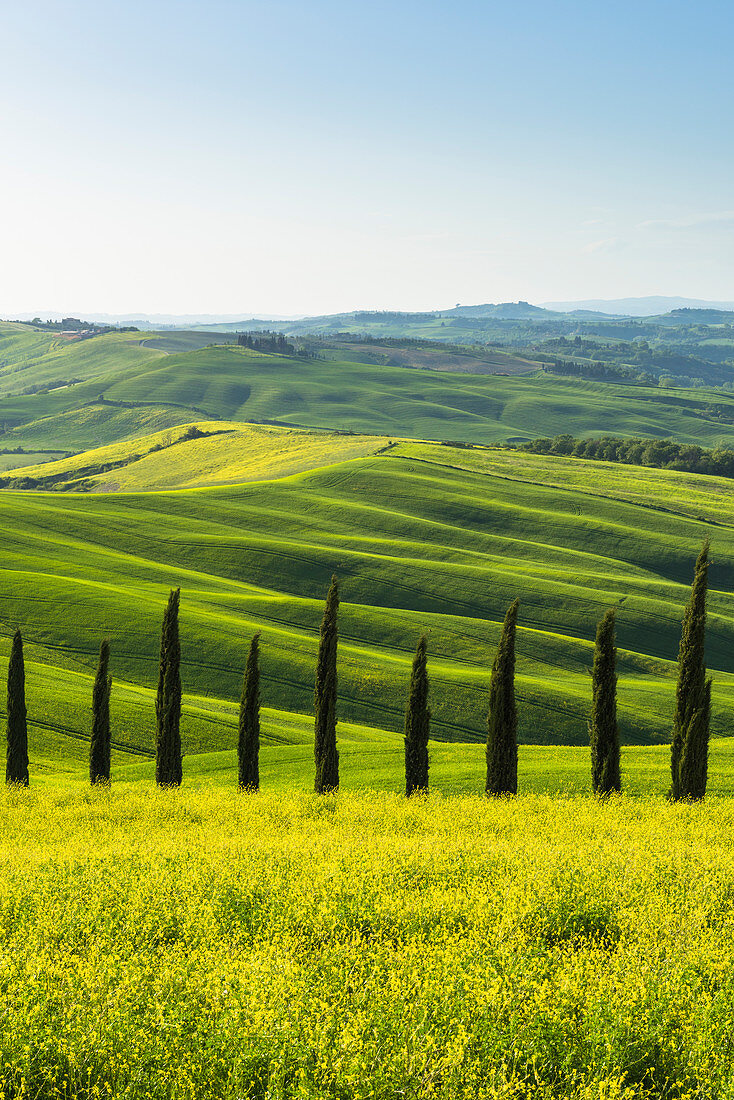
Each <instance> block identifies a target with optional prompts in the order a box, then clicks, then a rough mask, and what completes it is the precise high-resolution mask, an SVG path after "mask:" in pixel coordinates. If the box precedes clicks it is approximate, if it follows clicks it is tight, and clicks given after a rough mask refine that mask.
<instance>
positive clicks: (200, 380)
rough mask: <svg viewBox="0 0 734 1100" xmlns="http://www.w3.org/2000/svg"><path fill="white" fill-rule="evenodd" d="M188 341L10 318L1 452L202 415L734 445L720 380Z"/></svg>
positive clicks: (366, 428) (475, 435)
mask: <svg viewBox="0 0 734 1100" xmlns="http://www.w3.org/2000/svg"><path fill="white" fill-rule="evenodd" d="M21 329H23V330H24V331H19V330H21ZM187 339H188V338H186V337H185V336H182V335H181V334H177V335H175V336H159V335H157V334H146V335H143V334H140V333H108V334H105V335H100V336H97V337H94V338H93V339H89V340H84V341H74V342H72V343H68V344H64V343H63V341H61V339H60V338H59V337H58V336H54V335H52V334H49V333H47V332H42V333H37V332H34V331H33V330H32V329H30V328H29V327H28V326H12V325H10V326H9V325H4V326H0V452H1V451H11V452H12V451H16V450H17V448H18V447H21V448H23V449H24V450H26V451H28V452H29V455H30V457H29V463H28V464H32V461H33V459H32V455H33V453H44V454H45V453H47V452H48V451H52V450H62V451H67V452H80V451H85V450H88V449H90V448H95V447H100V446H104V445H107V444H110V443H113V442H116V441H119V440H125V439H132V438H134V437H136V436H139V435H144V434H146V435H147V434H151V433H154V432H156V431H161V430H164V429H168V428H171V427H174V426H176V425H180V424H188V423H191V422H193V421H200V420H223V421H242V422H246V421H249V422H253V421H260V422H266V423H280V424H286V425H290V426H292V427H301V428H328V429H340V430H349V431H353V432H356V433H359V434H376V435H384V436H392V437H394V436H400V437H412V438H417V439H435V440H445V439H450V440H455V441H460V442H472V443H492V442H502V441H505V440H526V439H532V438H534V437H537V436H546V435H549V436H552V435H556V434H557V433H559V432H564V431H567V432H571V433H572V434H573V435H575V436H583V435H600V434H607V433H612V434H615V435H643V436H657V437H664V436H671V437H673V438H675V439H678V440H680V441H682V442H691V443H700V444H703V445H705V446H709V447H710V446H715V445H717V444H719V443H732V442H734V396H733V395H732V394H731V393H723V392H721V391H717V390H707V389H683V390H676V389H673V388H671V389H665V390H661V389H659V388H657V387H649V386H642V385H634V386H633V385H625V384H613V383H609V382H598V381H589V380H583V379H578V378H569V377H557V376H554V375H550V374H545V373H542V372H541V373H534V374H525V375H517V376H512V377H503V376H502V375H496V374H494V375H493V374H464V373H458V372H456V371H455V370H447V371H442V370H439V369H436V368H437V367H438V366H440V354H441V353H440V351H438V352H436V351H435V349H432V351H433V352H434V354H433V356H432V361H431V369H428V370H418V369H410V368H409V367H408V366H407V365H402V366H400V365H390V364H386V363H375V362H359V361H355V360H348V359H308V358H303V357H300V356H293V357H289V356H278V355H270V354H262V353H259V352H253V351H250V350H248V349H245V348H241V347H237V346H234V345H231V344H229V345H226V344H222V345H212V346H204V347H200V346H195V345H196V341H197V340H198V336H196V334H195V337H194V338H192V340H193V343H194V346H192V347H191V350H188V351H180V350H179V349H180V347H181V346H182V344H183V345H186V343H187ZM166 349H168V350H166ZM343 354H344V355H347V354H348V351H347V350H346V349H345V350H344V351H343ZM448 354H449V357H450V358H455V356H454V355H453V353H451V352H449V353H448ZM437 359H438V360H439V361H437Z"/></svg>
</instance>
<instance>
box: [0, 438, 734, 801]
mask: <svg viewBox="0 0 734 1100" xmlns="http://www.w3.org/2000/svg"><path fill="white" fill-rule="evenodd" d="M200 426H202V427H203V426H205V425H203V424H202V425H200ZM249 431H250V436H249V437H248V434H247V430H246V429H245V428H244V427H242V428H241V429H240V430H239V432H238V431H235V432H230V431H229V429H227V430H225V431H223V433H222V434H220V435H206V434H204V433H202V434H201V436H199V437H198V438H193V439H187V440H184V441H182V442H178V443H175V444H174V445H172V446H170V447H168V448H164V449H163V450H161V451H156V452H153V453H152V454H150V456H149V457H147V458H144V459H142V460H141V459H137V458H135V455H136V454H137V452H138V451H140V450H144V449H145V447H143V446H142V445H141V442H140V441H137V442H135V443H134V445H131V462H130V464H129V465H128V466H126V465H124V464H123V465H120V466H118V467H116V468H115V469H114V470H112V471H110V472H107V473H104V474H100V475H95V476H99V478H101V479H106V487H107V488H108V489H109V488H110V484H109V483H110V480H111V479H117V481H118V482H119V483H120V484H121V485H122V486H127V485H131V486H132V485H134V486H135V492H129V491H112V492H111V491H107V492H104V493H95V492H92V493H74V492H59V491H56V492H44V493H39V492H23V491H20V492H19V491H15V492H7V491H6V492H4V493H2V494H1V495H0V510H1V517H0V518H1V522H2V525H3V531H4V547H5V568H4V571H3V578H2V583H3V592H2V595H3V607H4V635H5V637H4V640H3V645H4V647H5V648H6V647H7V644H8V638H9V634H10V633H11V631H12V629H13V628H14V627H15V626H16V625H20V626H21V627H22V629H23V632H24V637H25V641H26V654H27V660H28V692H29V711H30V720H31V756H32V760H33V761H35V766H36V768H37V769H38V772H39V775H44V774H45V775H48V776H53V775H54V774H61V773H63V774H69V775H70V774H73V773H74V772H76V773H80V772H83V768H84V755H85V752H86V749H85V745H86V738H87V737H88V722H89V718H88V706H89V703H88V700H89V693H90V686H91V685H90V677H91V674H92V673H93V670H94V667H95V664H96V656H97V651H98V647H99V642H100V639H101V638H102V637H103V636H109V637H110V638H111V641H112V651H113V673H114V677H115V688H114V692H113V727H114V735H113V736H114V739H115V742H116V744H117V745H118V746H119V756H116V758H115V759H116V765H115V766H121V765H124V764H130V765H131V766H132V765H135V766H136V767H138V766H140V768H142V769H143V770H142V772H140V774H145V769H146V768H147V767H148V765H147V764H146V763H145V761H146V760H148V759H149V758H150V753H151V751H152V748H153V734H154V710H153V688H154V685H155V682H156V676H157V646H158V637H157V635H158V630H159V626H160V616H161V613H162V607H163V603H164V600H165V596H166V594H167V592H168V590H169V588H170V587H171V586H172V585H179V584H180V585H181V588H182V631H183V653H184V656H183V659H184V690H185V698H184V717H183V733H184V742H185V751H186V753H187V758H188V761H189V762H191V764H192V765H193V762H194V760H195V759H197V758H198V757H199V756H200V754H201V756H202V760H201V766H202V767H204V761H203V756H207V755H208V754H213V755H212V757H211V759H212V770H213V771H214V772H216V771H218V770H219V765H222V766H226V768H229V769H231V768H233V766H234V759H233V755H232V749H233V746H234V738H235V727H236V706H237V701H238V699H239V692H240V688H241V677H242V670H243V667H244V661H245V656H246V650H247V645H248V643H249V639H250V637H251V636H252V634H253V633H254V631H256V630H262V650H263V685H262V694H263V704H264V706H265V707H266V708H267V711H266V716H265V718H264V737H265V741H266V744H267V745H270V746H272V747H273V751H276V748H277V751H278V752H279V753H281V755H282V754H284V753H286V750H287V746H291V748H292V749H293V751H294V752H295V754H296V757H297V758H298V759H300V760H302V761H307V760H308V758H309V753H310V748H309V739H310V737H311V733H310V730H309V725H308V718H307V717H306V716H307V715H308V714H309V712H310V709H311V698H312V690H313V670H314V661H315V655H316V642H317V630H318V624H319V621H320V617H321V610H322V606H323V598H324V595H325V591H326V587H327V586H328V581H329V578H330V576H331V574H332V572H336V573H337V574H338V576H339V578H340V582H341V590H342V599H343V604H342V612H341V646H340V672H339V675H340V716H341V719H342V721H343V723H344V736H345V737H346V738H347V740H352V741H353V742H354V752H355V754H356V756H359V754H360V753H364V754H365V756H364V759H363V760H362V761H361V762H360V761H359V760H355V767H356V771H357V772H358V773H360V774H361V775H362V779H360V780H359V782H360V783H363V782H365V779H366V780H367V782H368V785H369V775H370V769H371V768H373V769H375V768H376V771H375V775H374V782H375V783H376V784H377V785H382V784H383V783H387V785H389V782H388V779H387V776H386V774H385V773H384V772H383V771H381V765H378V764H377V760H378V755H379V751H382V749H383V747H384V746H386V745H389V746H390V751H391V753H393V760H394V761H395V764H396V766H397V765H398V760H399V752H400V744H401V741H400V731H401V727H402V714H403V708H404V705H405V691H406V685H407V675H408V670H409V662H410V657H411V654H412V651H413V649H414V647H415V642H416V639H417V637H418V636H419V635H420V634H421V633H423V632H428V634H429V653H430V665H429V668H430V675H431V682H432V685H433V688H432V709H433V733H434V737H435V738H436V739H437V740H438V741H443V742H466V743H468V744H469V745H470V746H471V747H472V749H473V750H474V751H476V746H477V744H480V743H481V741H482V739H483V736H484V724H485V718H486V700H487V686H488V676H489V667H490V665H491V659H492V652H493V647H494V645H495V644H496V641H497V638H498V633H499V625H500V623H501V620H502V617H503V615H504V612H505V610H506V607H507V605H508V604H509V603H510V601H511V600H512V599H513V598H514V597H515V596H519V597H520V600H521V616H520V632H519V638H518V681H517V685H518V698H519V706H520V737H521V740H522V741H523V742H528V743H534V744H536V745H543V744H545V745H552V744H556V745H563V744H565V745H584V744H586V742H587V738H588V734H587V726H586V722H587V717H588V707H589V677H588V669H589V667H590V663H591V653H592V642H593V632H594V626H595V623H596V621H597V619H598V618H599V616H600V615H601V613H602V612H603V611H604V609H605V608H606V607H607V606H609V605H610V604H615V605H616V606H617V607H618V634H619V646H620V658H619V660H620V692H619V697H620V719H621V723H622V731H623V736H624V738H625V740H626V741H627V742H628V743H630V744H631V743H636V744H638V745H649V746H656V745H660V746H663V745H665V744H667V742H668V740H669V736H670V721H671V714H672V701H673V687H674V673H675V664H674V662H675V658H676V654H677V645H678V637H679V632H680V618H681V613H682V607H683V604H684V602H685V599H686V598H687V591H688V586H689V584H690V580H691V571H692V564H693V558H694V557H695V554H696V552H697V550H698V547H699V545H700V542H701V540H702V538H703V537H704V535H705V534H706V533H709V534H711V535H712V537H713V541H714V554H715V564H714V566H713V567H712V573H711V588H712V591H711V599H710V607H711V618H710V626H709V647H708V662H709V666H710V668H711V670H712V671H713V674H714V677H715V687H714V700H715V702H714V733H715V735H716V736H719V737H720V736H722V735H724V734H726V733H728V731H729V729H730V727H731V719H732V707H734V694H733V692H732V689H733V688H734V679H732V676H731V673H730V671H729V667H730V666H729V654H730V652H731V648H732V642H733V641H734V639H733V638H732V632H733V631H734V606H733V605H732V597H731V595H730V592H731V581H730V578H731V575H732V568H733V567H734V544H733V542H732V534H731V526H730V521H729V518H728V516H729V512H730V500H731V494H732V491H734V490H733V489H732V483H731V482H730V481H727V480H726V479H720V478H713V477H705V476H700V475H692V474H683V473H675V472H672V471H663V470H643V469H640V468H624V469H621V468H620V467H619V466H614V465H612V464H603V463H595V464H594V474H595V476H594V478H593V481H590V479H589V476H588V470H589V464H588V463H585V462H583V461H582V460H574V459H568V458H552V457H545V456H537V455H530V454H520V453H516V452H508V451H502V450H496V449H491V448H489V449H482V448H478V449H466V448H461V447H447V446H443V445H437V444H429V443H417V442H412V441H404V442H400V441H395V440H393V441H392V443H390V442H389V441H388V442H387V443H385V441H384V440H380V439H379V438H374V437H370V439H368V440H365V441H360V439H359V438H358V437H353V436H339V435H332V436H328V435H327V434H326V433H314V434H313V436H312V437H311V438H310V439H309V440H308V441H306V440H304V434H307V433H301V432H291V431H290V430H289V429H263V428H260V427H253V428H251V429H249ZM184 434H186V433H185V432H184ZM264 438H265V439H266V440H271V442H269V443H268V445H267V446H266V448H265V450H263V439H264ZM228 440H231V445H232V447H233V452H232V461H233V462H236V463H239V464H240V466H238V467H237V469H238V471H239V472H238V473H237V476H238V477H240V478H244V477H245V476H247V474H246V468H245V466H246V463H245V459H246V458H248V456H249V460H251V462H252V463H253V465H252V470H253V471H254V476H257V478H258V479H259V480H255V481H251V482H250V483H247V482H245V481H241V482H240V483H238V484H235V485H220V486H211V487H204V488H195V489H180V490H175V485H177V484H183V485H187V484H191V482H192V481H195V478H196V471H197V470H198V471H199V476H201V477H203V478H207V477H210V476H211V477H212V478H213V479H214V480H226V479H225V478H224V477H223V476H222V472H223V469H224V466H223V463H224V460H225V458H226V445H227V441H228ZM306 444H308V445H306ZM118 446H119V445H118ZM213 446H214V447H216V448H225V450H217V451H216V460H217V462H218V463H219V466H217V467H216V468H214V469H212V468H211V467H210V468H209V471H208V473H204V474H202V473H201V471H202V470H205V468H206V462H204V461H203V460H202V461H199V458H198V457H197V451H198V449H199V448H201V449H202V451H203V453H204V454H208V453H209V450H208V449H209V448H211V447H213ZM342 447H346V448H347V449H348V448H355V447H356V448H358V449H359V448H363V453H362V454H358V455H357V456H356V457H351V458H350V457H347V458H346V459H345V460H343V461H339V459H340V458H341V457H342V455H343V453H344V452H340V448H342ZM289 448H291V450H289ZM304 448H305V450H304ZM309 448H310V450H309ZM116 453H117V454H118V459H117V461H123V459H122V458H120V457H119V456H120V453H121V452H120V451H117V452H116ZM346 453H347V454H348V453H349V451H348V450H347V452H346ZM327 456H330V457H331V459H334V460H336V461H333V462H331V463H330V464H327V465H324V464H323V463H324V462H325V460H327ZM123 457H124V456H123ZM161 458H166V462H167V464H166V467H165V469H166V471H167V473H166V476H167V479H168V480H167V485H166V490H167V491H165V492H161V491H157V492H150V491H145V490H146V489H148V487H149V486H150V487H154V486H155V485H157V484H158V480H157V479H158V478H159V477H160V476H161V469H162V467H160V466H158V465H156V463H157V462H158V461H159V460H160V459H161ZM69 462H70V467H69V470H68V474H69V476H71V477H73V474H74V468H73V467H74V463H79V462H81V463H82V465H84V464H85V463H86V462H87V459H84V458H83V457H82V458H79V459H72V460H69ZM291 462H297V463H300V464H301V465H304V464H305V465H308V464H309V463H316V465H315V466H314V467H313V468H311V469H300V471H299V472H298V473H288V468H289V463H291ZM268 463H270V464H271V465H268ZM243 464H244V465H243ZM44 469H52V467H51V466H49V467H45V466H41V467H39V468H38V470H37V471H36V472H37V473H38V472H42V471H43V470H44ZM13 473H14V474H15V473H16V471H13ZM281 474H282V475H283V476H279V475H281ZM268 475H270V476H268ZM65 476H66V475H65ZM146 477H149V478H150V481H149V482H146ZM6 651H7V649H6ZM301 716H303V717H301ZM349 724H351V726H350V725H349ZM360 745H361V747H360ZM374 750H378V755H375V751H374ZM264 751H265V752H266V751H267V750H266V749H265V750H264ZM288 751H290V750H288ZM462 751H463V750H459V749H457V752H458V757H457V759H458V760H459V761H462V760H465V758H464V757H462V755H461V752H462ZM221 753H225V754H228V755H225V756H224V757H220V756H219V755H218V754H221ZM395 753H397V756H395V755H394V754H395ZM215 758H216V761H215ZM188 766H189V764H187V767H188ZM197 766H198V764H197ZM304 766H306V765H305V764H304ZM463 766H464V765H463V764H461V763H460V768H463ZM204 770H205V771H206V770H207V769H206V768H204ZM291 774H293V773H291ZM663 786H664V784H663Z"/></svg>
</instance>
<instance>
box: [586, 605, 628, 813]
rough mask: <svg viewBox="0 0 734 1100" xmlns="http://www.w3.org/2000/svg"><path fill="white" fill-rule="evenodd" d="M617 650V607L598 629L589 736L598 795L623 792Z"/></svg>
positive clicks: (592, 767)
mask: <svg viewBox="0 0 734 1100" xmlns="http://www.w3.org/2000/svg"><path fill="white" fill-rule="evenodd" d="M616 666H617V649H616V646H615V640H614V608H613V607H610V608H609V610H608V611H607V612H606V614H605V615H604V617H603V618H602V619H600V621H599V623H598V625H597V628H596V644H595V646H594V668H593V671H592V683H593V689H592V690H593V699H592V710H591V721H590V722H589V737H590V741H591V784H592V787H593V788H594V792H595V793H596V794H599V795H606V794H610V792H611V791H620V790H621V789H622V781H621V778H620V774H619V754H620V750H619V728H618V726H617V674H616Z"/></svg>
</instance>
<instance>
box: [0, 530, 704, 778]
mask: <svg viewBox="0 0 734 1100" xmlns="http://www.w3.org/2000/svg"><path fill="white" fill-rule="evenodd" d="M709 562H710V547H709V542H708V540H706V542H705V543H704V545H703V547H702V549H701V552H700V554H699V555H698V558H697V560H696V565H695V571H694V578H693V585H692V588H691V594H690V598H689V600H688V603H687V605H686V609H685V613H684V617H683V626H682V631H681V639H680V647H679V652H678V679H677V685H676V696H675V712H674V716H673V734H672V742H671V786H670V792H669V796H670V798H671V799H673V800H680V799H701V798H703V797H704V795H705V793H706V782H707V774H708V745H709V736H710V724H711V680H710V679H709V678H708V677H707V675H706V666H705V663H704V646H705V633H706V595H707V588H708V568H709ZM180 595H181V590H180V588H176V589H174V590H172V591H171V593H170V595H169V598H168V603H167V605H166V608H165V611H164V615H163V624H162V627H161V643H160V659H159V668H158V689H157V692H156V698H155V713H156V746H155V748H156V754H155V759H156V766H155V778H156V783H157V784H158V786H159V787H179V786H180V785H181V782H182V779H183V766H182V764H183V757H182V752H181V732H180V722H181V697H182V693H181V642H180V636H179V606H180ZM519 608H520V603H519V600H515V601H514V602H513V603H512V604H511V606H510V608H509V609H508V611H507V614H506V616H505V619H504V623H503V625H502V632H501V635H500V640H499V644H498V646H497V650H496V654H495V657H494V662H493V664H492V671H491V676H490V684H489V709H488V715H487V736H486V745H485V756H486V781H485V791H486V793H487V794H488V795H515V794H517V765H518V745H517V706H516V701H515V638H516V630H517V621H518V614H519ZM338 619H339V585H338V581H337V578H336V576H334V577H332V580H331V585H330V587H329V591H328V594H327V597H326V607H325V609H324V615H323V619H322V622H321V628H320V631H319V647H318V657H317V662H316V682H315V688H314V710H315V724H314V765H315V773H314V790H315V792H316V793H317V794H325V793H328V792H333V791H336V790H338V788H339V750H338V747H337V736H336V727H337V698H338V690H337V689H338V681H337V646H338V635H339V629H338ZM616 663H617V650H616V640H615V609H614V608H610V609H609V610H608V611H607V612H606V613H605V614H604V616H603V617H602V619H601V620H600V621H599V623H598V626H597V630H596V640H595V645H594V663H593V669H592V698H591V716H590V720H589V744H590V750H591V782H592V788H593V790H594V792H595V793H596V794H597V795H599V796H601V797H604V796H606V795H609V794H611V793H612V792H614V791H621V789H622V784H621V773H620V737H619V726H618V722H617V674H616ZM109 664H110V643H109V640H107V639H105V640H104V641H103V642H102V644H101V646H100V654H99V665H98V668H97V673H96V676H95V680H94V686H93V689H92V728H91V737H90V748H89V779H90V782H91V783H92V784H93V785H107V784H109V783H110V756H111V753H110V746H111V740H110V696H111V691H112V677H111V675H110V671H109ZM430 728H431V711H430V707H429V679H428V643H427V639H426V636H425V635H423V636H422V637H421V638H420V639H419V641H418V645H417V648H416V651H415V656H414V658H413V664H412V668H411V674H410V683H409V689H408V702H407V707H406V712H405V727H404V742H405V793H406V795H407V796H411V795H414V794H416V793H420V792H427V791H428V773H429V751H428V745H429V740H430ZM259 755H260V634H259V633H257V634H255V635H254V637H253V638H252V641H251V643H250V648H249V652H248V656H247V663H246V666H245V672H244V679H243V685H242V696H241V699H240V709H239V724H238V739H237V762H238V768H237V782H238V786H239V788H240V789H241V790H243V791H248V790H257V789H258V788H259V786H260V771H259ZM5 778H6V783H8V784H11V785H12V784H18V785H21V786H25V787H27V786H28V783H29V777H28V729H27V712H26V699H25V668H24V662H23V640H22V636H21V632H20V630H16V631H15V634H14V636H13V641H12V646H11V651H10V661H9V665H8V696H7V759H6V772H5Z"/></svg>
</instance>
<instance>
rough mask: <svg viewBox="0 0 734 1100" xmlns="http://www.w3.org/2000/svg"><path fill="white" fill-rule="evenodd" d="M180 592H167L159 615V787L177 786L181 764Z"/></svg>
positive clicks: (156, 766)
mask: <svg viewBox="0 0 734 1100" xmlns="http://www.w3.org/2000/svg"><path fill="white" fill-rule="evenodd" d="M180 595H181V589H180V588H176V589H174V590H172V591H171V594H170V595H169V597H168V605H167V607H166V610H165V612H164V615H163V627H162V629H161V658H160V666H159V670H158V693H157V695H156V700H155V712H156V720H157V730H156V761H155V781H156V783H157V784H158V786H159V787H180V785H181V779H182V778H183V773H182V765H181V732H180V724H181V642H180V639H179V633H178V607H179V599H180Z"/></svg>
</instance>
